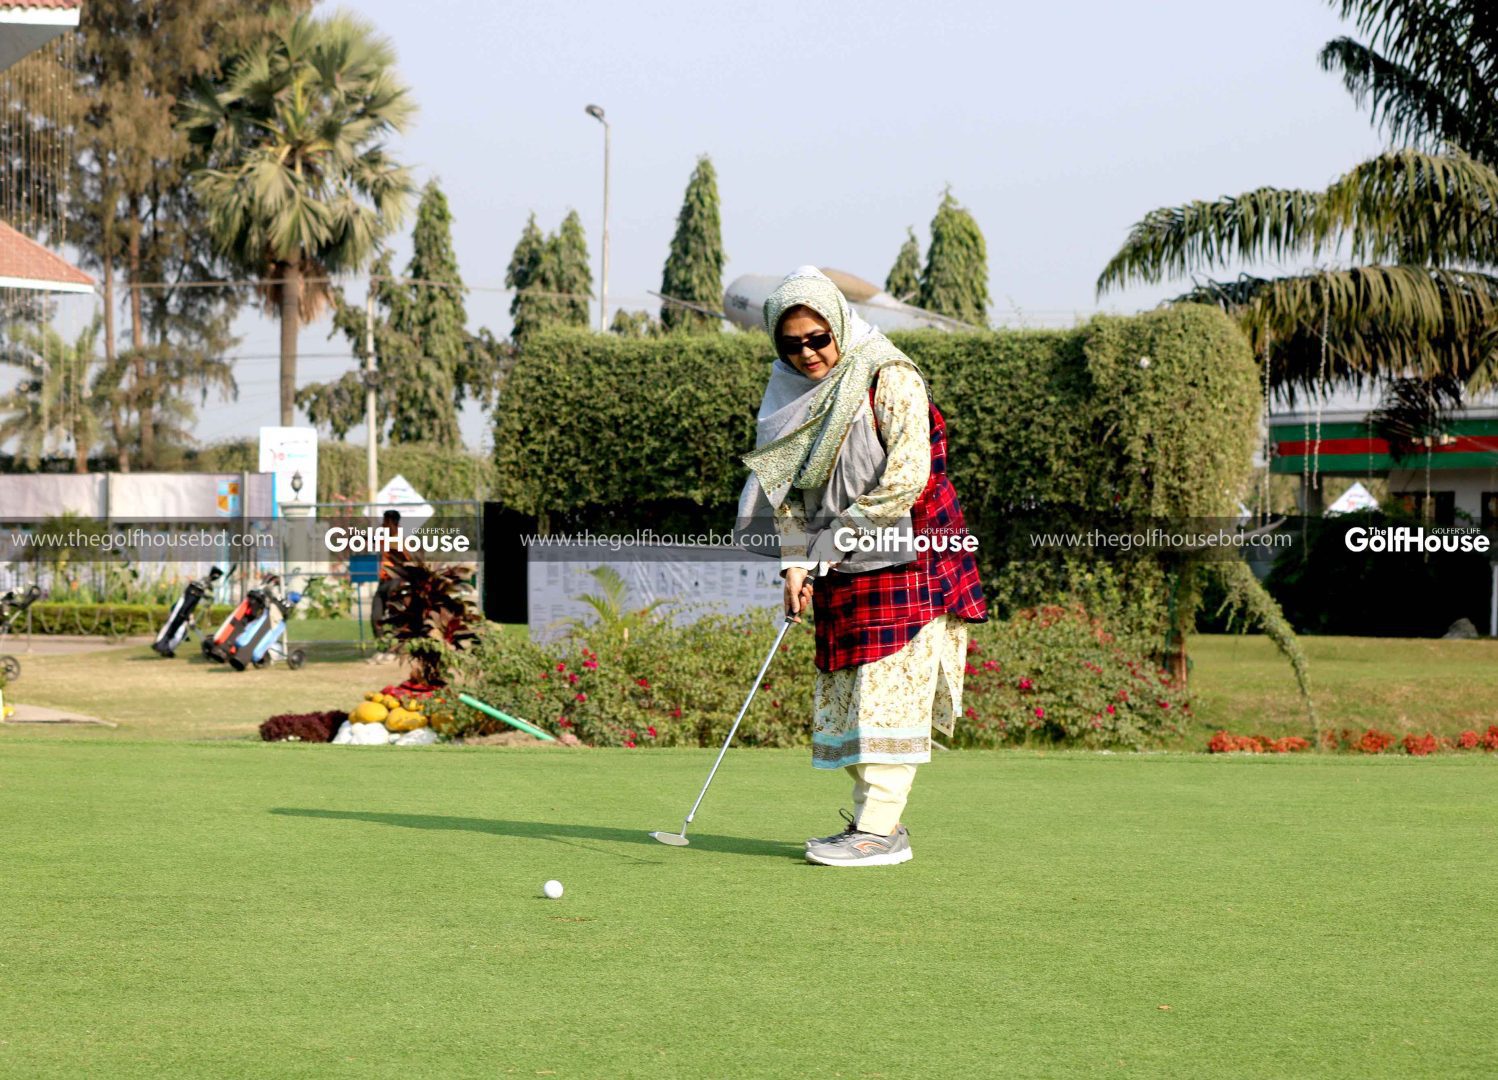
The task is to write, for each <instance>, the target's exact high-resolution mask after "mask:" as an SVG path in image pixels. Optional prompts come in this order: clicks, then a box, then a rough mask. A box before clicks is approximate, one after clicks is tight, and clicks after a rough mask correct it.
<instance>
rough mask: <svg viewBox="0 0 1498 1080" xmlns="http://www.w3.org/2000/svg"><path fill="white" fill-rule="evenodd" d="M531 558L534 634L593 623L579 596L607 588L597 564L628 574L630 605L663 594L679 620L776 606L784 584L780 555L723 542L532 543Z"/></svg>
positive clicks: (546, 635)
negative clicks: (710, 545) (706, 545)
mask: <svg viewBox="0 0 1498 1080" xmlns="http://www.w3.org/2000/svg"><path fill="white" fill-rule="evenodd" d="M526 562H527V574H526V593H527V595H526V602H527V611H526V621H527V622H528V624H529V626H530V634H531V639H532V640H534V641H551V640H554V639H556V638H558V637H561V636H562V635H563V634H565V633H566V631H567V628H568V620H569V619H571V618H574V617H576V618H581V619H582V620H583V621H584V622H585V623H591V622H593V621H594V620H595V619H596V618H597V617H598V614H597V612H595V611H594V610H593V609H592V608H591V607H590V606H588V605H587V604H586V603H584V602H583V601H581V600H579V599H578V597H581V596H584V595H589V594H592V595H602V594H603V587H602V585H601V584H600V583H599V581H598V579H597V578H596V577H594V576H593V574H592V572H591V571H592V570H594V569H595V568H596V567H599V566H607V567H611V568H612V569H613V570H614V571H616V572H617V573H618V574H619V576H620V577H621V578H623V579H624V582H625V585H626V586H627V592H626V595H625V601H624V609H625V610H626V611H638V610H640V609H641V608H644V607H646V606H648V605H649V604H651V603H653V602H654V601H656V600H663V601H665V602H666V604H667V605H669V606H672V607H673V608H674V609H675V610H676V621H677V622H678V623H685V622H690V621H692V620H694V619H697V618H700V617H701V616H703V615H705V614H709V613H716V614H723V615H738V614H740V613H742V612H745V611H763V610H766V609H778V608H779V606H780V603H781V593H782V589H783V588H784V583H783V582H782V581H781V580H780V562H779V560H777V559H768V558H765V557H764V556H762V555H751V554H749V553H748V552H743V551H740V552H733V551H725V550H723V549H721V548H717V549H703V548H697V549H693V548H689V547H667V546H648V545H638V546H633V547H626V548H621V549H618V550H615V549H614V548H612V547H610V546H608V545H604V544H597V545H584V544H578V545H572V546H569V547H567V548H566V549H565V553H563V551H561V550H559V549H556V548H549V549H548V548H540V547H531V548H529V549H528V552H527V558H526Z"/></svg>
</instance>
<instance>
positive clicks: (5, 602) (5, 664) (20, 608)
mask: <svg viewBox="0 0 1498 1080" xmlns="http://www.w3.org/2000/svg"><path fill="white" fill-rule="evenodd" d="M41 596H42V587H41V586H40V585H30V586H28V587H27V589H26V591H25V592H24V593H21V594H19V595H17V594H16V593H15V592H14V591H11V592H7V593H5V594H4V595H3V596H0V638H3V637H5V636H6V635H7V634H9V633H10V628H11V626H12V625H14V623H15V621H16V620H17V619H19V618H20V617H21V614H22V612H24V611H25V610H26V609H27V608H29V607H30V606H31V605H32V604H34V603H36V602H37V601H38V600H40V599H41ZM0 672H3V673H4V674H5V677H6V679H19V678H20V677H21V661H19V660H17V659H16V658H15V657H14V656H0Z"/></svg>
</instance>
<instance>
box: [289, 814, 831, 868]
mask: <svg viewBox="0 0 1498 1080" xmlns="http://www.w3.org/2000/svg"><path fill="white" fill-rule="evenodd" d="M270 812H271V813H272V814H281V815H283V816H286V817H309V818H326V819H330V820H334V821H368V822H372V823H374V824H376V825H393V826H396V827H397V828H401V829H453V830H464V831H467V832H478V833H489V834H491V835H494V836H516V837H520V838H522V839H526V840H551V841H554V842H555V843H559V844H571V845H573V846H575V847H587V848H588V850H590V851H597V852H599V853H600V854H606V855H614V856H617V857H619V858H623V859H630V860H632V861H635V862H657V861H659V860H656V859H643V858H640V857H639V856H638V855H629V854H625V853H624V852H618V851H609V850H607V849H604V848H595V847H591V846H589V845H586V844H578V843H576V841H578V840H605V841H609V842H612V843H620V844H632V845H639V846H643V847H645V848H646V849H647V850H649V851H651V852H657V853H659V852H660V851H661V849H662V847H663V845H661V844H660V843H658V842H657V841H655V840H652V839H651V838H650V837H649V836H648V835H646V833H647V831H648V830H646V829H644V828H641V829H612V828H608V827H606V826H601V825H573V824H558V823H553V822H546V821H507V820H505V819H502V818H473V817H444V816H442V815H438V814H386V813H379V812H376V811H369V810H320V809H314V808H311V807H298V806H276V807H272V808H271V811H270ZM677 828H679V826H676V827H673V828H671V829H669V830H667V831H670V832H675V831H676V829H677ZM688 839H690V840H691V841H692V847H696V848H701V849H702V850H704V851H716V852H721V853H723V854H727V855H753V856H759V857H761V858H786V859H791V858H793V859H796V860H798V861H799V860H800V859H801V858H802V857H803V856H804V854H805V852H804V851H803V849H802V848H800V847H798V846H796V845H795V844H788V843H786V842H784V841H782V840H756V839H754V838H752V837H747V836H720V835H716V834H713V833H700V834H699V833H691V834H689V835H688Z"/></svg>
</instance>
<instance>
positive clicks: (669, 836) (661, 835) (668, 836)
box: [650, 832, 691, 847]
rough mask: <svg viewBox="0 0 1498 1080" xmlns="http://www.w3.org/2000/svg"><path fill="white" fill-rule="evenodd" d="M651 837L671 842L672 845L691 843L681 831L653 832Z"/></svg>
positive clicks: (679, 845)
mask: <svg viewBox="0 0 1498 1080" xmlns="http://www.w3.org/2000/svg"><path fill="white" fill-rule="evenodd" d="M650 838H651V839H652V840H659V841H660V842H661V843H663V844H670V845H671V846H672V847H686V846H687V845H688V844H690V843H691V841H690V840H688V839H687V838H686V837H685V836H683V835H682V834H681V833H674V832H653V833H651V834H650Z"/></svg>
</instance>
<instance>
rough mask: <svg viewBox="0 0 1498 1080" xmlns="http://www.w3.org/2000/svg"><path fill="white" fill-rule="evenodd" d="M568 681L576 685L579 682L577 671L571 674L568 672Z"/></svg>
mask: <svg viewBox="0 0 1498 1080" xmlns="http://www.w3.org/2000/svg"><path fill="white" fill-rule="evenodd" d="M567 681H568V682H570V683H576V682H577V672H575V671H569V672H567Z"/></svg>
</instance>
